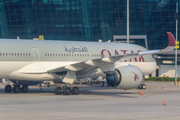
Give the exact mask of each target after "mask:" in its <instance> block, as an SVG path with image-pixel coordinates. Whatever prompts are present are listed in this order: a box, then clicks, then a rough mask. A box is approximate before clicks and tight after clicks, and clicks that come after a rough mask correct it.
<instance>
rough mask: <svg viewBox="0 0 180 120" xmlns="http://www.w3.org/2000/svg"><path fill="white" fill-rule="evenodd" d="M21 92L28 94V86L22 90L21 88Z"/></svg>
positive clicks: (24, 86)
mask: <svg viewBox="0 0 180 120" xmlns="http://www.w3.org/2000/svg"><path fill="white" fill-rule="evenodd" d="M21 91H22V92H23V93H27V92H28V86H27V85H23V86H22V88H21Z"/></svg>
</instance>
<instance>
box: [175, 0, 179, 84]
mask: <svg viewBox="0 0 180 120" xmlns="http://www.w3.org/2000/svg"><path fill="white" fill-rule="evenodd" d="M177 39H178V0H176V42H177ZM176 74H177V49H176V50H175V84H176V82H177V76H176Z"/></svg>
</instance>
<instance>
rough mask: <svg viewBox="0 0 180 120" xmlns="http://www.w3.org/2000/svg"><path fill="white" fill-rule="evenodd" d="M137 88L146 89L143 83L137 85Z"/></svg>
mask: <svg viewBox="0 0 180 120" xmlns="http://www.w3.org/2000/svg"><path fill="white" fill-rule="evenodd" d="M138 89H146V85H145V84H140V85H139V86H138Z"/></svg>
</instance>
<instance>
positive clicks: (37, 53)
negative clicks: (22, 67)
mask: <svg viewBox="0 0 180 120" xmlns="http://www.w3.org/2000/svg"><path fill="white" fill-rule="evenodd" d="M32 51H33V56H34V61H39V60H40V56H39V50H38V49H37V48H32Z"/></svg>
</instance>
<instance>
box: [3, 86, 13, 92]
mask: <svg viewBox="0 0 180 120" xmlns="http://www.w3.org/2000/svg"><path fill="white" fill-rule="evenodd" d="M11 91H12V87H11V85H6V87H5V92H6V93H10V92H11Z"/></svg>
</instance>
